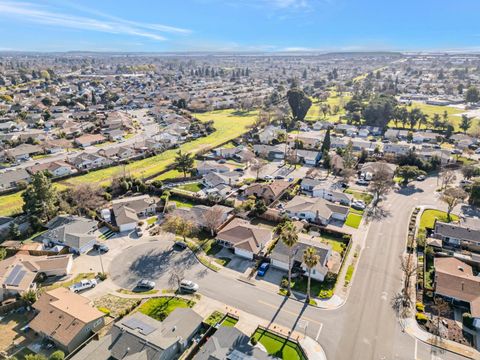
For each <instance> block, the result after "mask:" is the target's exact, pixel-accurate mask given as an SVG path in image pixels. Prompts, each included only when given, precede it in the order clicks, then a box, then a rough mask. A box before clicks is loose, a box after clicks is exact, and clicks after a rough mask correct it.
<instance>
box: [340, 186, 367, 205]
mask: <svg viewBox="0 0 480 360" xmlns="http://www.w3.org/2000/svg"><path fill="white" fill-rule="evenodd" d="M344 192H345V194H350V195H352V196H353V198H354V199H355V200H363V201H364V202H365V204H367V205H368V204H370V203H371V202H372V200H373V195H372V194H370V193H367V192H362V191H356V190H351V189H346V190H345V191H344Z"/></svg>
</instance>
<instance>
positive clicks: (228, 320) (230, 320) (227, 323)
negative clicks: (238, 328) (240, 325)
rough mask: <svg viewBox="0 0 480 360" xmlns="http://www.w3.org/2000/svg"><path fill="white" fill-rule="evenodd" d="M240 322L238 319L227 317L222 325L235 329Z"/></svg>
mask: <svg viewBox="0 0 480 360" xmlns="http://www.w3.org/2000/svg"><path fill="white" fill-rule="evenodd" d="M237 322H238V320H237V319H235V318H233V317H231V316H227V317H226V318H225V319H224V320H223V321H222V323H221V324H220V325H222V326H225V327H234V326H235V324H236V323H237Z"/></svg>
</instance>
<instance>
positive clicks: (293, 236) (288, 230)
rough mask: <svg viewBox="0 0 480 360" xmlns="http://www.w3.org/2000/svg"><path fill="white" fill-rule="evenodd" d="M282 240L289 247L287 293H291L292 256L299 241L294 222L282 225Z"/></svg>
mask: <svg viewBox="0 0 480 360" xmlns="http://www.w3.org/2000/svg"><path fill="white" fill-rule="evenodd" d="M280 240H281V241H282V242H283V243H284V244H285V245H286V246H287V247H288V291H287V294H288V295H290V294H291V292H292V289H291V282H292V257H293V246H294V245H295V244H296V243H297V241H298V235H297V230H296V229H295V225H293V223H292V222H288V223H285V224H284V226H283V227H282V230H281V233H280Z"/></svg>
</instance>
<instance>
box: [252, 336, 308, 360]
mask: <svg viewBox="0 0 480 360" xmlns="http://www.w3.org/2000/svg"><path fill="white" fill-rule="evenodd" d="M253 338H254V339H255V340H257V341H258V342H259V343H260V344H262V345H263V346H264V347H265V349H266V350H267V352H268V354H269V355H273V356H275V357H278V358H280V359H284V360H306V359H305V357H304V356H303V354H302V353H301V352H300V350H299V348H298V345H297V344H296V343H294V342H293V341H290V340H287V339H284V338H283V337H281V336H278V335H276V334H274V333H272V332H269V331H266V330H263V329H257V330H256V331H255V333H254V334H253Z"/></svg>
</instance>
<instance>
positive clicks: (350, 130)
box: [335, 124, 358, 137]
mask: <svg viewBox="0 0 480 360" xmlns="http://www.w3.org/2000/svg"><path fill="white" fill-rule="evenodd" d="M335 131H336V132H339V133H342V134H344V135H347V136H350V137H355V136H356V135H357V133H358V129H357V127H356V126H355V125H349V124H338V125H336V126H335Z"/></svg>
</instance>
